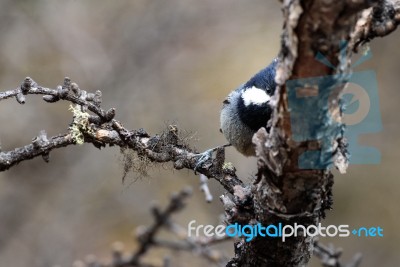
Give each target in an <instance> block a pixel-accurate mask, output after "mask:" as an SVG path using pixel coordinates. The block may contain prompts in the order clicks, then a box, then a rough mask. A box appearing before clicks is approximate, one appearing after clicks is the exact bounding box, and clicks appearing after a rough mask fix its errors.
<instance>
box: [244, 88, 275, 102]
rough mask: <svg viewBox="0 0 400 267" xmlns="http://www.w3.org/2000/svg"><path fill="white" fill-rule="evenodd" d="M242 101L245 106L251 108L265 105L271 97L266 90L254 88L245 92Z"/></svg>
mask: <svg viewBox="0 0 400 267" xmlns="http://www.w3.org/2000/svg"><path fill="white" fill-rule="evenodd" d="M242 99H243V102H244V104H245V106H249V105H262V104H265V103H267V102H268V101H269V100H270V99H271V97H270V96H269V95H268V94H267V93H266V92H265V91H264V90H262V89H260V88H257V87H254V86H253V87H251V88H249V89H247V90H245V91H244V92H243V94H242Z"/></svg>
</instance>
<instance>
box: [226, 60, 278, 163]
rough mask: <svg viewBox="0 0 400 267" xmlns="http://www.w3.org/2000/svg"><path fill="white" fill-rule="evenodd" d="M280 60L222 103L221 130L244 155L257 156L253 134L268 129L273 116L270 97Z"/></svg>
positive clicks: (273, 90)
mask: <svg viewBox="0 0 400 267" xmlns="http://www.w3.org/2000/svg"><path fill="white" fill-rule="evenodd" d="M277 63H278V59H276V58H275V59H274V60H273V61H272V62H271V64H269V65H268V66H267V67H266V68H264V69H262V70H261V71H259V72H258V73H257V74H255V75H254V76H253V77H252V78H251V79H250V80H248V81H247V82H245V83H244V84H242V85H240V86H239V87H238V88H236V89H235V90H234V91H232V92H231V93H230V94H229V95H228V97H227V98H226V99H225V100H224V101H223V105H222V109H221V114H220V124H221V126H220V131H221V132H222V133H223V134H224V136H225V138H226V139H227V140H228V142H229V144H231V145H232V146H233V147H235V148H236V150H237V151H239V152H240V153H241V154H243V155H244V156H247V157H249V156H255V155H256V153H255V148H254V145H253V143H252V138H253V135H254V134H255V133H256V132H257V131H258V130H259V129H260V128H261V127H266V126H267V122H268V120H269V119H270V118H271V116H272V112H273V107H272V106H271V97H272V96H273V94H274V93H275V88H276V82H275V73H276V66H277Z"/></svg>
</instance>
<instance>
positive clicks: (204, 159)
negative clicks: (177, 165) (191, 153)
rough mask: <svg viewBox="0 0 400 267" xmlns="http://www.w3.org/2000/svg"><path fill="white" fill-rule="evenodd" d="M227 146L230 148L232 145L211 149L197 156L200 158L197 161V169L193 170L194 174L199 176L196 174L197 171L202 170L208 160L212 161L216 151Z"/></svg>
mask: <svg viewBox="0 0 400 267" xmlns="http://www.w3.org/2000/svg"><path fill="white" fill-rule="evenodd" d="M227 146H230V144H226V145H222V146H218V147H214V148H211V149H207V150H206V151H204V152H203V153H200V154H197V155H196V156H198V157H199V158H198V159H197V162H196V165H195V167H194V169H193V170H194V173H195V174H197V172H196V171H197V169H198V168H200V167H201V166H202V165H203V164H204V163H206V162H207V161H208V160H210V159H212V155H213V153H214V151H216V150H217V149H219V148H225V147H227Z"/></svg>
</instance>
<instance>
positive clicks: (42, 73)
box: [0, 0, 400, 267]
mask: <svg viewBox="0 0 400 267" xmlns="http://www.w3.org/2000/svg"><path fill="white" fill-rule="evenodd" d="M281 28H282V18H281V11H280V6H279V3H278V1H262V0H253V1H244V0H218V1H215V0H203V1H197V0H169V1H155V0H153V1H151V0H119V1H94V0H92V1H90V0H87V1H79V0H69V1H50V0H48V1H44V0H43V1H15V0H2V1H1V2H0V40H1V41H0V90H1V91H4V90H7V89H12V88H15V87H16V86H18V85H19V84H20V83H21V82H22V80H23V79H24V77H26V76H30V77H32V78H33V79H34V80H36V81H37V82H38V83H39V84H41V85H43V86H48V87H53V88H54V87H55V86H56V85H58V84H60V83H61V82H62V80H63V77H65V76H69V77H71V79H72V80H73V81H76V82H77V83H78V84H79V85H80V87H81V88H83V89H85V90H88V91H92V92H94V91H95V90H101V91H102V92H103V107H104V108H110V107H115V108H116V109H117V119H118V120H120V121H122V122H123V123H124V125H125V126H126V127H127V128H131V129H137V128H140V127H143V128H145V129H146V130H147V131H148V132H150V133H156V132H159V131H161V130H162V129H163V127H164V125H165V123H168V122H177V123H178V125H179V126H180V127H181V128H183V129H186V130H189V131H192V132H194V133H195V134H196V135H195V139H198V141H193V143H194V145H195V146H196V147H197V148H198V149H199V150H205V149H207V148H210V147H214V146H216V145H220V144H223V143H224V142H225V140H224V138H223V136H222V135H221V134H220V133H219V132H218V129H219V109H220V106H221V102H222V100H223V99H224V97H225V96H226V95H227V94H228V92H229V91H230V90H232V89H234V88H235V87H236V86H238V85H239V84H241V83H242V82H244V81H246V80H247V79H248V78H249V77H250V76H251V75H252V74H254V73H255V72H256V71H258V70H259V69H261V68H262V67H264V66H265V65H267V64H268V63H269V62H270V61H271V60H272V59H273V57H274V56H275V55H276V54H277V52H278V49H279V40H280V30H281ZM399 41H400V33H399V32H395V33H394V34H392V35H390V36H389V37H386V38H384V39H378V40H374V42H373V45H372V53H373V59H372V60H370V61H368V62H366V63H364V64H363V65H361V66H360V67H358V68H357V69H373V70H375V71H376V73H377V77H378V84H379V94H380V104H381V112H382V119H383V127H384V130H383V131H382V132H381V133H379V134H374V135H371V136H364V137H363V138H362V139H361V141H362V142H365V143H368V144H371V145H374V146H376V147H378V148H379V149H380V150H381V152H382V163H381V164H380V165H361V166H351V167H350V169H349V170H348V174H346V175H337V176H336V179H335V187H334V196H335V204H334V210H333V211H331V212H329V213H328V218H327V220H326V221H325V224H349V225H351V226H355V227H359V226H367V227H370V226H380V227H382V228H383V229H384V235H385V236H384V237H383V238H355V237H349V238H336V239H334V238H325V239H323V242H325V243H330V242H332V243H334V244H335V245H336V246H340V247H343V248H344V251H345V252H344V258H345V259H349V258H350V257H351V256H352V255H353V254H354V253H356V252H362V253H363V254H364V261H363V265H362V266H364V267H375V266H378V265H379V266H398V263H399V262H400V255H399V253H398V250H399V242H400V233H399V231H398V225H399V224H398V222H399V219H400V208H399V206H398V203H399V201H400V194H399V190H400V179H399V175H398V174H397V173H398V162H397V160H398V158H399V157H400V152H399V150H398V148H399V145H400V139H399V138H398V136H399V134H400V127H399V123H398V122H399V118H398V117H399V116H398V113H399V110H398V103H399V95H400V93H399V90H398V88H397V86H398V81H399V76H398V69H399V67H400V60H399V59H400V52H399V50H398V45H399ZM0 114H1V115H0V123H1V126H0V141H1V146H2V149H3V150H9V149H12V148H14V147H18V146H22V145H24V144H27V143H29V142H30V141H31V138H32V137H34V136H36V135H37V134H38V133H39V131H40V130H42V129H46V131H47V132H48V134H49V135H55V134H58V133H62V132H65V130H66V127H67V125H68V123H69V122H70V121H71V116H72V115H71V112H70V111H68V104H67V103H62V102H59V103H55V104H47V103H45V102H43V101H42V100H41V98H40V97H35V96H29V97H28V99H27V103H26V104H25V105H24V106H22V105H19V104H17V102H16V101H15V100H7V101H2V102H1V103H0ZM227 160H229V161H231V162H233V163H234V164H235V166H236V167H237V168H238V172H239V175H240V176H241V177H243V179H246V180H249V179H250V178H251V176H252V175H253V174H254V173H255V170H256V168H255V166H256V164H255V159H244V158H243V157H242V156H241V155H240V154H238V153H237V152H236V151H234V150H233V149H231V148H229V149H228V154H227ZM121 177H122V163H121V156H120V154H119V150H118V149H116V148H106V149H104V150H102V151H99V150H97V149H95V148H94V147H93V146H91V145H83V146H74V147H68V148H64V149H59V150H57V151H55V152H52V153H51V161H50V163H49V164H46V163H44V162H43V160H42V159H41V158H37V159H34V160H31V161H29V162H23V163H21V164H20V165H19V166H16V167H13V168H12V169H11V170H9V171H7V172H4V173H0V266H13V267H19V266H21V267H22V266H30V267H36V266H38V267H39V266H54V265H56V264H58V265H60V266H71V264H72V263H73V262H74V260H76V259H82V258H84V257H85V255H87V254H96V255H97V256H98V257H99V258H102V259H107V258H109V254H110V245H111V244H112V243H113V242H114V241H116V240H119V241H122V242H124V243H125V246H126V249H127V251H130V250H132V249H133V248H135V246H136V244H135V242H134V240H133V239H132V237H131V233H132V230H134V229H135V227H136V226H138V225H142V224H144V225H146V224H149V223H150V222H151V219H152V218H151V215H150V213H149V207H150V205H151V201H152V200H157V201H158V202H159V203H161V204H165V202H166V200H167V199H168V196H169V194H170V193H171V192H173V191H177V190H179V189H181V188H183V187H184V186H185V185H188V184H189V185H192V186H193V187H194V188H195V189H197V187H198V178H197V177H196V176H194V175H193V173H192V172H190V171H174V172H172V171H165V170H163V168H160V169H156V170H154V171H152V172H151V177H150V178H145V179H142V180H138V181H136V182H135V176H134V175H133V174H131V175H130V176H129V178H128V179H127V181H126V182H125V184H122V183H121ZM211 189H212V193H213V194H214V197H215V199H216V200H214V202H213V203H211V204H207V203H205V201H204V197H203V195H202V193H201V192H199V191H198V190H194V196H193V197H192V199H191V200H190V201H189V208H188V209H187V210H185V211H183V212H182V213H180V214H179V215H178V216H175V218H176V219H177V220H179V221H180V222H181V223H182V224H183V225H184V226H186V225H187V222H189V221H190V220H193V219H195V220H197V222H198V223H203V224H213V225H216V224H218V222H219V220H218V216H219V214H221V213H222V212H223V210H222V206H221V204H220V202H219V201H218V196H219V195H220V194H221V193H222V192H223V191H222V190H221V187H220V186H219V185H218V184H216V183H215V182H213V181H211ZM221 250H223V251H224V252H225V253H227V255H228V256H230V255H232V245H231V244H227V245H225V246H221ZM164 253H165V252H164V251H159V250H156V251H154V252H152V253H151V254H149V255H148V257H147V258H148V259H149V260H150V261H151V262H153V263H159V262H160V261H161V259H162V255H164ZM169 255H172V256H174V257H175V256H176V259H175V261H174V263H175V264H176V266H188V265H189V264H190V266H204V264H206V262H204V261H202V260H201V259H200V260H199V259H195V258H194V257H192V256H191V255H187V254H174V253H169ZM312 266H319V265H318V264H316V263H315V261H314V263H313V265H312Z"/></svg>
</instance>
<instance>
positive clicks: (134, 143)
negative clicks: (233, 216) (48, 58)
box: [0, 77, 243, 194]
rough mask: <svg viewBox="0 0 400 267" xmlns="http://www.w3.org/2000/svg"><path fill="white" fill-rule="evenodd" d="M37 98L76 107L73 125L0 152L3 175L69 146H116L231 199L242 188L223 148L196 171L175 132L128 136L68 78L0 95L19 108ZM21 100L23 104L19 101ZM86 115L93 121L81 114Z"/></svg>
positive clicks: (96, 97)
mask: <svg viewBox="0 0 400 267" xmlns="http://www.w3.org/2000/svg"><path fill="white" fill-rule="evenodd" d="M32 94H38V95H43V99H44V100H45V101H46V102H49V103H54V102H57V101H59V100H64V101H68V102H71V103H73V104H75V105H76V107H74V108H72V110H73V112H74V119H73V122H72V123H71V125H70V127H69V128H68V131H67V132H66V133H64V134H60V135H57V136H53V137H50V138H47V137H46V142H38V140H41V139H40V138H41V137H40V136H41V135H40V136H39V137H36V138H34V140H33V141H32V144H29V145H25V146H23V147H20V148H16V149H14V150H11V151H2V152H0V171H5V170H7V169H9V168H11V167H12V166H14V165H16V164H18V163H20V162H22V161H25V160H29V159H32V158H35V157H38V156H43V157H44V159H45V160H46V161H47V160H48V159H49V154H50V152H51V151H52V150H54V149H57V148H60V147H66V146H69V145H75V144H82V143H92V144H93V145H94V146H96V147H97V148H101V147H105V146H106V145H109V146H113V145H117V146H119V147H121V148H129V149H132V150H133V151H135V152H136V153H138V154H139V155H141V156H144V157H146V158H148V159H149V160H150V161H152V162H159V163H163V162H172V163H173V165H174V168H175V169H183V168H187V169H190V170H193V169H194V168H195V167H197V168H196V170H197V172H199V173H201V174H203V175H205V176H206V177H208V178H214V179H216V180H217V181H218V182H219V183H220V184H221V185H222V186H223V187H224V188H225V189H226V190H227V191H228V192H230V193H232V194H233V193H234V187H235V186H238V185H240V186H241V185H243V183H242V181H241V180H240V179H239V178H238V177H237V176H236V174H235V168H234V167H233V166H231V165H226V164H225V163H224V160H225V154H224V150H223V148H221V149H217V152H216V157H215V158H214V159H209V160H207V161H205V162H204V163H203V164H201V166H197V160H198V159H199V154H198V153H197V152H196V151H194V150H193V149H191V148H190V147H189V146H188V145H187V144H185V143H184V142H182V140H180V138H179V129H178V128H177V127H176V126H174V125H170V126H169V127H168V130H167V131H166V132H164V133H162V134H161V135H155V136H150V135H149V134H148V133H147V132H146V131H145V130H143V129H139V130H128V129H126V128H125V127H124V126H123V125H122V123H121V122H119V121H117V120H115V119H114V117H115V109H114V108H111V109H108V110H107V111H106V110H104V109H102V108H101V106H100V103H101V92H100V91H96V93H95V94H92V93H87V92H86V91H85V90H82V89H80V88H79V86H78V85H77V84H76V83H73V82H71V80H70V79H69V78H65V79H64V84H63V85H62V86H58V87H57V89H50V88H46V87H42V86H39V85H37V83H36V82H34V81H33V80H32V79H31V78H29V77H27V78H26V79H25V80H24V82H23V83H22V85H21V86H20V87H18V88H17V89H14V90H9V91H6V92H0V101H1V100H5V99H8V98H11V97H16V98H17V99H19V100H18V102H19V103H21V104H23V103H25V102H26V99H25V96H26V95H32ZM21 95H22V96H24V101H21ZM87 110H89V111H91V112H92V113H94V114H93V115H90V114H89V113H87V112H86V111H87Z"/></svg>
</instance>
